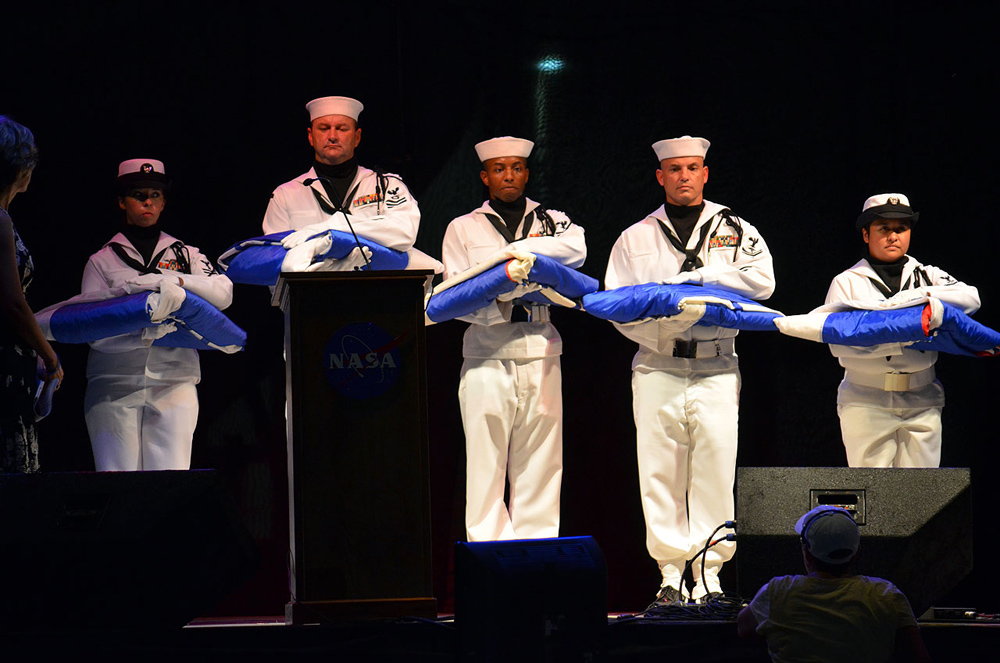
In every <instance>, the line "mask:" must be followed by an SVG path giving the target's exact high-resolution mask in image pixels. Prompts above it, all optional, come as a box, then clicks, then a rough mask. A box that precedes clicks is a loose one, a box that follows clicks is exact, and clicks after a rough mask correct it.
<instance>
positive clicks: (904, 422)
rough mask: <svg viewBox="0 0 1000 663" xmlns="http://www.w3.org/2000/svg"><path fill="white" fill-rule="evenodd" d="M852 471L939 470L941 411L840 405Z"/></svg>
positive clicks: (839, 412) (841, 427)
mask: <svg viewBox="0 0 1000 663" xmlns="http://www.w3.org/2000/svg"><path fill="white" fill-rule="evenodd" d="M837 414H838V415H840V431H841V433H842V434H843V438H844V448H845V449H846V451H847V464H848V465H849V466H851V467H939V466H940V465H941V408H940V407H929V408H897V409H885V408H878V407H866V406H863V405H838V406H837Z"/></svg>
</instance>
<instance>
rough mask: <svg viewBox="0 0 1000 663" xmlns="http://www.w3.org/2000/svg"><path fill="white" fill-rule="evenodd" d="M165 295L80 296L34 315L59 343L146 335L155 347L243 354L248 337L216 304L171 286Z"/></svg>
mask: <svg viewBox="0 0 1000 663" xmlns="http://www.w3.org/2000/svg"><path fill="white" fill-rule="evenodd" d="M160 287H161V291H160V292H150V291H148V290H143V291H140V292H133V291H132V290H131V289H130V288H128V287H125V288H113V289H109V290H103V291H100V292H96V293H87V294H84V295H77V296H76V297H73V298H72V299H68V300H66V301H64V302H60V303H59V304H53V305H52V306H49V307H48V308H46V309H44V310H42V311H39V312H38V313H37V314H35V318H36V319H37V320H38V324H39V326H41V328H42V332H43V333H44V334H45V337H46V338H47V339H49V340H51V341H59V342H60V343H90V342H93V341H98V340H100V339H103V338H110V337H112V336H120V335H122V334H130V333H132V332H135V331H142V332H143V336H144V338H146V339H149V342H150V344H152V345H158V346H164V347H172V348H194V349H196V350H221V351H222V352H226V353H234V352H239V351H241V350H242V349H243V347H244V346H245V345H246V338H247V335H246V332H245V331H243V330H242V329H240V328H239V327H238V326H236V325H235V324H234V323H233V322H232V321H231V320H230V319H229V318H227V317H226V315H225V314H224V313H223V312H222V311H220V310H219V309H217V308H216V307H215V306H213V305H212V304H209V303H208V302H207V301H205V300H204V299H202V298H201V297H199V296H198V295H196V294H194V293H193V292H188V291H186V290H184V289H183V288H180V287H178V286H176V285H174V284H172V283H164V284H161V286H160Z"/></svg>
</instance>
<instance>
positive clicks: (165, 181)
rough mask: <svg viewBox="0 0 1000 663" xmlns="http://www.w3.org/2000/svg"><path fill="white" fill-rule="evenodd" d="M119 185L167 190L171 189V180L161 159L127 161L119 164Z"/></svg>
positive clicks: (122, 186)
mask: <svg viewBox="0 0 1000 663" xmlns="http://www.w3.org/2000/svg"><path fill="white" fill-rule="evenodd" d="M118 185H119V187H121V188H136V187H139V188H142V187H145V188H150V189H163V190H166V189H168V188H170V178H168V177H167V170H166V168H164V167H163V162H162V161H160V160H159V159H126V160H125V161H122V162H121V163H120V164H118Z"/></svg>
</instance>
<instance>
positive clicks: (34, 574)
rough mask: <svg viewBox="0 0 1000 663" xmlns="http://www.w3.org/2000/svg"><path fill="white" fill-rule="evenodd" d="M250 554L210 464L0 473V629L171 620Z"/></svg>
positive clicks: (232, 578)
mask: <svg viewBox="0 0 1000 663" xmlns="http://www.w3.org/2000/svg"><path fill="white" fill-rule="evenodd" d="M257 559H258V553H257V549H256V546H255V544H254V542H253V540H252V539H251V537H250V534H249V533H248V532H247V530H246V528H245V527H244V526H243V525H242V524H241V523H240V521H239V519H238V516H237V514H236V508H235V504H234V503H233V501H232V499H231V498H230V497H229V496H228V495H227V494H225V493H224V492H223V490H222V487H221V485H220V482H219V479H218V477H217V476H216V475H215V472H214V471H209V470H199V471H188V472H185V471H164V472H99V473H98V472H80V473H65V474H61V473H53V474H35V475H14V474H0V570H2V571H0V573H2V577H3V580H2V581H0V630H8V631H21V630H49V629H59V630H61V629H78V628H88V629H94V628H107V629H158V628H175V627H176V628H179V627H182V626H184V625H185V624H187V623H188V622H189V621H191V620H192V619H194V618H195V617H198V616H202V615H204V614H205V612H207V611H208V610H210V609H211V608H212V606H213V605H214V604H215V603H216V602H217V601H218V600H219V599H220V598H222V597H224V596H225V595H226V594H227V593H229V592H230V591H232V590H233V589H234V588H235V587H236V586H237V585H238V584H239V583H240V582H242V581H243V580H245V579H246V578H248V577H249V576H250V574H251V573H252V572H253V569H254V568H255V567H256V564H257Z"/></svg>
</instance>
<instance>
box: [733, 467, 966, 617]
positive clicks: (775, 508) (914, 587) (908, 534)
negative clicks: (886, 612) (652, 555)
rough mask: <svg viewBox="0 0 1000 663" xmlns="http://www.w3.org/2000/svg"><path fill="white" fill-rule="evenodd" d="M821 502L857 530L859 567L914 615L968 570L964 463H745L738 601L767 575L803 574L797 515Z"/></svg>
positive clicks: (739, 494)
mask: <svg viewBox="0 0 1000 663" xmlns="http://www.w3.org/2000/svg"><path fill="white" fill-rule="evenodd" d="M820 504H830V505H835V506H843V507H844V508H846V509H848V510H849V511H851V513H852V514H853V515H854V519H855V521H856V522H857V523H858V528H859V529H860V531H861V558H860V560H859V562H858V573H860V574H862V575H867V576H875V577H879V578H885V579H886V580H889V581H891V582H892V583H894V584H895V585H896V586H897V587H899V589H900V590H902V591H903V593H905V594H906V596H907V598H908V599H909V600H910V605H911V606H912V607H913V611H914V612H915V613H916V614H917V615H921V614H923V613H924V611H926V610H927V609H928V608H930V607H931V606H932V605H934V601H935V600H937V599H938V598H939V597H941V596H943V595H944V594H945V593H947V592H948V591H949V590H950V589H952V588H954V587H955V585H957V584H958V582H959V581H960V580H962V578H964V577H965V576H966V575H968V574H969V572H970V571H972V489H971V482H970V479H969V470H968V469H966V468H954V469H951V468H949V469H944V468H942V469H885V468H829V467H743V468H739V470H738V471H737V477H736V520H737V540H738V544H737V551H736V559H737V572H738V574H739V591H740V594H741V595H742V596H743V597H744V598H745V599H747V600H749V599H750V598H751V597H753V595H754V594H755V593H756V592H757V590H758V589H760V587H761V586H762V585H763V584H764V583H765V582H767V581H768V580H770V579H771V578H772V577H774V576H780V575H793V574H799V573H805V570H804V566H803V563H802V548H801V544H800V543H799V537H798V535H797V534H796V533H795V522H796V521H797V520H798V519H799V517H800V516H801V515H802V514H804V513H805V512H806V511H808V510H810V509H812V508H813V507H814V506H818V505H820Z"/></svg>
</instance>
